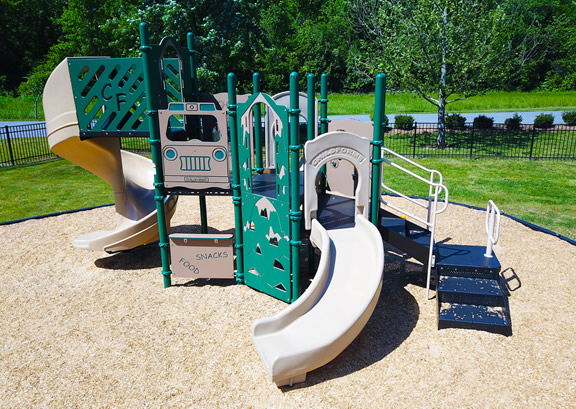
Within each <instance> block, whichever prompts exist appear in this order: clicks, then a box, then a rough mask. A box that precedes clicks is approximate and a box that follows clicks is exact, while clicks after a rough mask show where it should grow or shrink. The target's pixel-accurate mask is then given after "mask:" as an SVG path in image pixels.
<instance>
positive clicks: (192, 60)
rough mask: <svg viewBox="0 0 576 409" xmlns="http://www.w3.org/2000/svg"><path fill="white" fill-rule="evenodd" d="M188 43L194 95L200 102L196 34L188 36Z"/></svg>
mask: <svg viewBox="0 0 576 409" xmlns="http://www.w3.org/2000/svg"><path fill="white" fill-rule="evenodd" d="M186 39H187V42H188V54H189V56H190V77H191V80H192V92H193V95H194V100H196V101H197V100H198V94H199V91H198V75H197V73H196V67H197V63H196V54H197V51H196V44H195V41H194V34H192V33H188V35H187V36H186Z"/></svg>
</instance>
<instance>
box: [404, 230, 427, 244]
mask: <svg viewBox="0 0 576 409" xmlns="http://www.w3.org/2000/svg"><path fill="white" fill-rule="evenodd" d="M406 237H407V238H409V239H410V240H412V241H413V242H415V243H418V244H420V245H421V246H424V247H427V248H430V232H429V231H428V230H414V229H410V230H409V231H408V234H407V235H406Z"/></svg>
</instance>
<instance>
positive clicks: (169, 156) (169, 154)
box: [164, 147, 178, 161]
mask: <svg viewBox="0 0 576 409" xmlns="http://www.w3.org/2000/svg"><path fill="white" fill-rule="evenodd" d="M177 157H178V151H176V149H174V148H170V147H167V148H166V149H164V158H165V159H166V160H170V161H172V160H175V159H176V158H177Z"/></svg>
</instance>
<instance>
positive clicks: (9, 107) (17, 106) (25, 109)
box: [0, 96, 44, 121]
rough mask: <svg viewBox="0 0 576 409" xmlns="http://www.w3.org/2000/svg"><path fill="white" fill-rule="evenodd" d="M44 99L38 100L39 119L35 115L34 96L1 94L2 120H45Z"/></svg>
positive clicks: (0, 112)
mask: <svg viewBox="0 0 576 409" xmlns="http://www.w3.org/2000/svg"><path fill="white" fill-rule="evenodd" d="M43 120H44V108H43V106H42V99H41V98H40V100H39V101H38V119H36V117H35V116H34V98H33V97H18V98H12V97H4V96H0V121H43Z"/></svg>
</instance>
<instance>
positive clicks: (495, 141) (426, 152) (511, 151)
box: [384, 123, 576, 160]
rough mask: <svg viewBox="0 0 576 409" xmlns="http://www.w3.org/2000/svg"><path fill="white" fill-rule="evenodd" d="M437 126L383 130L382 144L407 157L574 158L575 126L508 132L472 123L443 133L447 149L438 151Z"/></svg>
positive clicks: (526, 127) (500, 126)
mask: <svg viewBox="0 0 576 409" xmlns="http://www.w3.org/2000/svg"><path fill="white" fill-rule="evenodd" d="M437 138H438V124H436V123H415V124H414V127H413V128H412V129H407V130H401V129H396V128H394V127H393V124H391V125H390V127H387V128H386V132H385V134H384V145H385V146H386V147H387V148H388V149H391V150H393V151H395V152H398V153H399V154H401V155H404V156H408V157H425V156H427V157H454V158H469V159H475V158H517V159H551V160H574V159H576V126H568V125H554V127H552V128H547V129H543V128H536V127H534V125H521V126H520V128H519V129H508V128H507V127H506V125H504V124H494V125H493V126H492V127H491V128H488V129H480V128H476V127H474V126H473V124H472V123H469V124H466V125H465V126H464V127H463V128H461V129H447V130H446V148H444V149H439V148H437V141H436V140H437Z"/></svg>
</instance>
